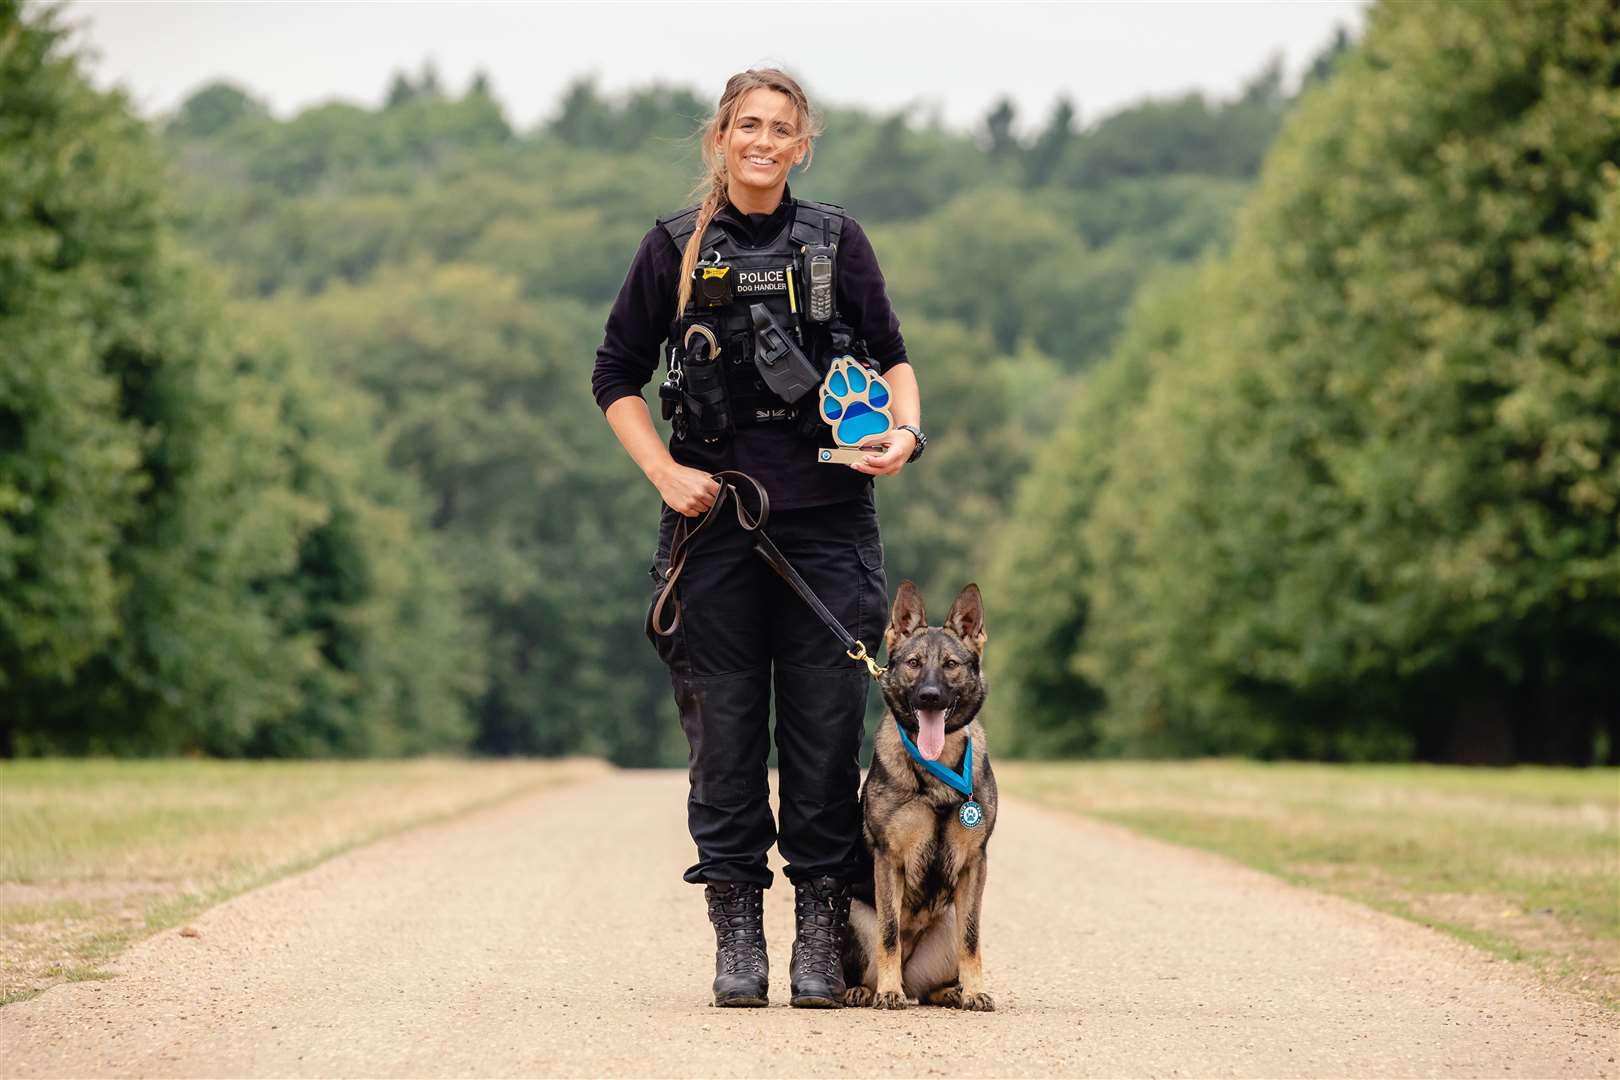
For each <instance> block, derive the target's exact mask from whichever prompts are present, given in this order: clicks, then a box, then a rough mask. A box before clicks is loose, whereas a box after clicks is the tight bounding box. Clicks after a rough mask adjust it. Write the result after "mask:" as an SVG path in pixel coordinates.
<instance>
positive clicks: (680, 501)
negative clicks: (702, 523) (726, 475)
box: [653, 464, 720, 517]
mask: <svg viewBox="0 0 1620 1080" xmlns="http://www.w3.org/2000/svg"><path fill="white" fill-rule="evenodd" d="M653 486H655V487H656V488H658V494H660V495H662V496H663V497H664V502H665V503H667V504H668V505H669V507H670V509H672V510H675V511H676V512H678V513H681V514H685V515H686V516H687V517H697V516H698V515H699V514H701V513H703V512H704V511H706V510H708V509H709V507H711V506H713V505H714V500H715V499H716V498H718V497H719V495H720V482H719V481H718V480H716V479H715V478H714V477H712V476H710V475H709V474H708V473H706V472H704V471H703V470H702V469H693V468H690V467H688V466H686V465H674V464H671V465H670V466H669V467H668V468H666V469H664V470H663V471H662V472H660V473H659V474H658V475H657V476H655V477H653Z"/></svg>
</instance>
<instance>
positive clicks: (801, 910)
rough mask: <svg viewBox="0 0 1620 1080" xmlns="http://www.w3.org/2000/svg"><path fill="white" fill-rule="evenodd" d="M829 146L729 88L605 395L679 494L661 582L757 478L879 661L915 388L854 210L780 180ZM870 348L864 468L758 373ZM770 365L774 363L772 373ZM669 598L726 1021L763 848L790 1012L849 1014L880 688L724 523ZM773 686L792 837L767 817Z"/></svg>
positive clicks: (761, 73) (664, 487) (667, 504)
mask: <svg viewBox="0 0 1620 1080" xmlns="http://www.w3.org/2000/svg"><path fill="white" fill-rule="evenodd" d="M818 133H819V132H818V130H817V121H816V118H815V116H814V114H813V113H812V112H811V109H810V105H809V102H808V101H807V100H806V99H805V95H804V91H802V90H801V89H800V88H799V85H798V83H796V82H795V81H794V80H793V79H792V78H791V77H790V76H788V75H787V74H786V73H784V72H781V71H777V70H773V69H765V70H754V71H746V72H743V73H741V74H738V75H735V76H733V77H732V78H731V79H730V80H728V81H727V83H726V88H725V92H724V93H723V94H722V95H721V97H720V102H719V105H718V106H717V108H716V110H715V114H714V116H713V118H712V119H711V120H710V121H709V124H708V126H707V127H706V128H705V129H704V132H703V141H702V152H703V158H704V161H705V163H706V165H707V166H708V177H707V180H706V181H705V182H704V183H703V184H701V185H700V190H702V191H704V196H703V200H702V202H701V203H700V204H699V205H697V206H695V207H692V208H689V209H688V210H686V211H683V212H682V213H679V214H676V215H673V216H672V217H670V218H666V219H661V220H660V221H659V222H658V223H657V224H656V225H655V226H654V227H653V228H652V229H651V230H650V231H649V232H648V233H647V235H646V236H645V238H643V240H642V242H641V246H640V248H639V249H638V250H637V252H636V255H635V259H634V261H633V262H632V263H631V266H630V271H629V274H628V275H627V276H626V278H625V282H624V286H623V288H622V289H621V290H620V292H619V296H618V299H617V300H616V301H615V303H614V305H613V311H612V313H611V314H610V315H609V317H608V321H607V326H606V330H605V335H604V340H603V343H602V347H601V348H600V349H599V350H598V351H597V355H596V367H595V370H594V372H593V374H592V379H591V383H592V389H593V391H594V393H595V395H596V400H597V403H598V404H599V405H601V407H602V409H603V411H604V412H605V414H606V416H607V420H608V423H609V424H610V425H611V426H612V428H613V432H614V434H615V435H617V436H618V438H619V441H620V442H621V443H623V444H624V448H625V450H626V451H628V452H629V454H630V456H631V458H632V459H634V461H635V463H636V464H637V465H638V466H640V468H641V470H642V472H643V473H645V474H646V476H647V479H648V480H649V481H651V482H652V484H653V486H654V487H656V488H657V489H658V493H659V495H660V496H662V497H663V501H664V507H663V519H662V524H661V528H660V530H659V544H658V554H657V556H656V557H655V562H654V567H653V576H654V579H655V583H657V584H658V585H663V584H664V578H665V575H666V574H668V573H669V572H670V566H669V559H670V544H671V537H672V535H673V534H674V533H675V532H676V529H675V526H676V523H677V522H678V521H679V520H680V519H681V516H682V515H684V516H685V517H687V518H693V517H696V516H697V515H700V514H703V513H704V512H705V511H707V510H709V509H710V507H711V506H712V505H713V504H714V502H715V500H716V498H717V497H718V496H719V495H720V484H719V483H718V482H717V481H716V480H715V478H714V477H713V475H711V474H713V473H716V472H719V471H720V470H737V471H741V472H743V473H746V474H748V475H749V476H751V477H753V478H754V479H755V480H756V481H758V482H759V483H760V484H761V485H763V487H764V489H765V491H766V493H767V494H768V496H769V501H770V516H769V521H768V526H767V528H766V532H767V534H768V535H769V536H770V537H771V539H772V540H773V541H774V542H775V543H776V545H777V547H778V548H779V549H780V550H781V552H782V554H783V555H784V556H785V557H786V559H787V560H788V561H789V562H790V563H791V564H792V565H793V566H794V568H795V569H797V570H798V572H799V574H800V575H801V576H802V577H803V578H804V580H805V581H806V582H807V583H808V585H809V587H810V588H811V590H813V591H814V592H815V593H816V595H818V596H819V597H820V598H821V600H822V601H823V602H824V603H825V604H826V605H827V607H828V608H829V609H830V610H831V612H832V614H833V615H834V616H835V617H836V618H837V619H838V621H839V622H840V623H842V624H843V625H844V626H845V627H847V628H848V629H849V630H850V632H851V633H853V634H854V635H855V636H856V637H858V638H859V639H860V640H861V642H862V643H864V644H865V646H866V650H867V652H869V653H872V654H876V652H877V649H878V639H879V637H880V635H881V632H882V626H883V623H884V619H885V617H886V614H887V585H886V583H885V580H884V576H883V548H882V544H881V541H880V539H879V536H878V524H877V510H876V506H875V503H874V500H873V493H872V477H875V476H888V475H893V474H894V473H898V472H899V471H900V470H901V468H902V467H903V466H904V465H905V464H906V462H907V461H908V460H913V459H914V458H915V457H916V456H917V455H918V454H919V453H920V452H921V449H922V445H923V441H924V440H923V437H922V432H921V431H920V430H919V429H918V427H917V425H918V422H919V405H918V394H917V383H916V380H915V378H914V377H913V375H912V371H911V366H910V364H909V363H907V361H906V351H905V344H904V342H903V341H902V339H901V336H900V326H899V322H898V320H897V319H896V318H895V315H894V312H893V311H892V310H891V309H890V307H889V301H888V297H887V295H886V294H885V291H884V285H883V275H882V273H881V272H880V271H879V269H878V265H877V259H876V256H875V255H874V254H873V252H872V246H871V244H870V242H869V241H868V240H867V238H866V236H865V234H864V233H863V232H862V231H861V229H860V226H858V225H857V224H856V223H855V222H854V221H853V220H852V219H850V218H849V217H848V216H847V215H845V214H844V213H843V212H842V211H841V210H840V209H839V208H838V207H836V206H832V205H829V204H825V203H812V202H806V201H801V200H796V199H794V198H793V197H792V195H791V194H790V193H789V192H788V189H787V174H788V170H789V169H790V168H791V167H792V166H793V165H796V164H800V163H806V164H807V163H808V162H809V158H810V154H811V146H812V142H813V140H814V138H815V136H816V135H817V134H818ZM811 263H816V264H817V265H815V266H811V265H810V264H811ZM829 265H830V266H831V269H832V274H831V277H832V281H831V282H828V281H827V277H828V274H827V272H826V271H827V268H828V266H829ZM807 275H809V276H810V277H811V278H812V279H813V280H811V281H806V276H807ZM694 279H696V281H697V291H696V294H694ZM817 289H820V290H822V292H821V293H820V294H816V292H815V290H817ZM829 301H830V304H829ZM665 341H667V343H668V347H669V349H670V354H669V358H670V360H671V367H672V377H671V379H670V380H669V381H667V382H666V384H665V387H663V388H661V395H662V396H664V397H666V398H667V399H668V400H669V401H670V402H671V405H673V406H679V407H678V408H675V409H673V412H674V420H675V431H674V435H673V436H672V438H671V439H670V443H669V447H668V449H666V448H665V447H664V445H663V443H662V442H661V441H660V439H659V436H658V434H657V431H656V430H655V429H654V427H653V424H652V418H651V415H650V413H649V411H648V409H647V405H646V403H645V401H643V399H642V397H641V390H642V387H644V386H645V385H646V384H647V383H648V381H650V379H651V376H652V375H653V373H654V371H655V370H656V367H657V364H658V361H659V359H660V355H661V349H660V343H661V342H665ZM862 342H864V345H865V353H866V358H867V359H869V361H870V362H872V363H874V364H875V365H876V366H877V368H878V370H879V371H881V372H882V373H883V375H884V376H885V379H886V381H887V382H888V384H889V387H890V390H891V393H892V402H891V405H890V411H891V413H892V415H893V419H894V422H895V424H896V425H897V426H896V428H895V429H894V430H893V431H892V432H890V433H889V435H887V436H885V439H886V440H887V445H886V447H881V446H880V447H877V448H875V449H873V450H871V451H870V452H868V453H867V454H866V455H865V456H864V457H863V458H862V459H861V460H859V461H857V462H855V463H854V464H852V465H849V466H844V465H837V464H822V463H819V462H818V461H817V460H816V457H817V455H816V450H815V448H816V446H817V445H818V443H819V444H820V445H831V443H832V440H831V438H830V437H829V435H830V431H829V429H828V428H827V427H826V425H825V424H824V423H822V422H821V420H820V419H819V417H817V416H813V415H806V414H808V413H813V412H814V410H815V409H816V404H815V402H816V399H817V395H815V394H814V393H811V394H810V395H808V396H807V397H806V398H804V399H803V400H802V401H801V402H800V403H799V404H793V403H791V402H789V401H788V400H785V399H784V398H783V397H782V396H780V395H779V394H778V393H777V391H778V390H779V389H781V386H780V384H779V383H776V382H774V381H770V380H767V379H766V378H765V377H764V376H765V375H766V374H772V373H774V371H775V370H776V369H775V367H774V366H773V364H772V360H773V358H774V359H783V360H784V365H783V366H784V367H791V366H793V365H794V364H795V363H797V364H798V365H800V368H799V370H801V371H805V370H810V371H813V372H816V373H819V372H823V371H825V370H826V364H827V362H828V360H829V359H830V358H831V357H832V355H833V354H834V353H835V352H842V351H844V350H845V349H847V348H848V347H849V346H850V345H851V344H852V343H854V344H855V346H856V351H857V353H859V352H860V343H862ZM795 352H796V353H797V356H788V355H787V354H790V353H795ZM762 353H763V354H764V355H765V356H766V363H765V364H761V363H756V357H758V356H760V355H762ZM807 360H808V361H809V365H810V366H809V368H808V369H806V368H804V367H803V365H804V362H805V361H807ZM675 593H676V600H677V602H678V604H679V618H678V620H676V624H675V626H674V628H673V630H671V629H670V627H669V626H668V625H667V622H668V620H667V619H666V620H665V625H662V626H660V627H658V628H657V629H658V630H659V631H660V632H657V633H651V634H650V635H649V636H650V637H652V639H653V642H654V644H655V646H656V647H657V648H658V652H659V655H660V657H661V658H662V659H663V660H664V662H665V663H666V664H667V665H668V666H669V669H670V677H671V682H672V684H673V686H674V690H675V700H676V704H677V706H678V708H679V711H680V718H681V726H682V728H683V730H684V731H685V733H686V737H687V740H688V742H689V744H690V747H691V753H690V757H689V765H690V780H691V791H690V795H689V797H688V800H687V820H688V826H689V828H690V830H691V834H692V839H693V840H694V841H695V842H696V844H697V850H698V861H697V863H696V864H695V865H693V866H692V867H691V868H690V869H689V870H687V872H686V874H685V878H686V880H687V881H690V882H693V883H699V882H701V883H704V884H705V885H706V886H707V888H706V890H705V893H706V896H707V899H708V906H709V918H710V921H712V922H713V923H714V927H715V933H716V938H717V941H718V952H717V955H716V958H715V972H716V974H715V981H714V994H715V1004H717V1005H764V1004H765V1003H766V994H767V986H768V976H767V968H766V958H765V938H764V932H763V927H762V921H761V910H762V894H761V890H762V889H763V888H765V887H768V886H769V885H770V883H771V871H770V870H769V869H768V868H767V866H766V862H765V853H766V850H767V849H768V848H769V847H770V845H771V843H772V841H773V840H775V841H776V842H777V845H778V850H779V851H780V852H781V855H782V858H783V859H784V861H785V863H786V868H785V873H786V874H787V876H788V879H789V880H790V881H792V882H793V884H794V888H795V911H796V916H797V918H796V927H797V929H796V933H795V938H794V946H793V959H792V965H791V967H792V971H791V983H792V1003H793V1004H794V1005H799V1006H836V1005H838V1004H840V1003H841V995H842V992H843V989H844V984H843V978H842V972H841V967H840V959H839V956H840V952H841V949H842V942H843V937H844V933H845V928H846V923H847V917H848V911H849V898H848V885H849V882H850V881H851V880H853V879H855V878H856V877H857V876H859V875H860V874H862V873H863V871H864V872H865V873H868V874H869V873H870V870H869V869H866V866H867V864H866V856H865V851H864V846H863V843H862V839H861V820H860V807H859V804H858V793H857V786H858V783H859V766H858V762H857V755H858V754H859V751H860V743H861V734H862V721H863V717H864V713H865V706H866V690H867V687H866V680H867V672H866V670H865V669H864V668H863V667H861V666H860V665H859V664H856V663H852V662H851V661H850V659H849V658H848V656H846V655H845V649H844V647H843V645H841V644H840V643H839V641H838V639H837V637H836V636H835V635H834V634H833V633H831V632H829V630H828V629H827V628H826V627H825V626H824V625H823V624H822V623H821V621H819V620H818V619H817V617H816V616H815V615H813V614H812V613H811V609H810V608H809V607H808V606H807V605H806V603H805V601H804V600H802V599H801V598H800V597H799V596H798V595H797V594H796V593H794V592H793V591H792V590H791V589H790V588H789V587H788V586H787V585H786V584H785V582H784V581H783V580H782V579H780V578H779V577H777V576H776V575H775V574H774V573H772V571H771V569H770V568H769V567H768V566H767V565H766V564H765V563H764V562H763V561H762V560H761V559H760V558H758V557H757V556H756V555H755V553H754V551H753V550H752V537H751V536H750V534H749V533H748V532H746V531H745V530H744V528H743V527H742V525H741V523H740V522H738V521H737V520H736V519H735V516H734V515H733V514H732V513H729V512H726V513H721V514H717V515H715V517H714V520H712V521H711V522H709V524H708V526H707V527H706V528H705V529H704V530H703V531H702V532H701V533H700V534H698V535H697V536H696V538H695V542H694V543H693V544H692V546H691V547H690V549H688V551H687V557H686V558H685V561H684V564H683V565H682V566H681V567H680V569H679V578H678V584H677V586H676V588H675ZM650 623H651V620H649V624H650ZM666 631H667V633H665V632H666ZM773 682H774V691H775V693H774V697H775V705H776V747H777V760H778V766H779V777H780V790H779V797H780V803H781V829H780V833H779V834H778V832H777V829H776V826H775V823H774V822H773V821H772V819H771V811H770V806H769V803H768V801H767V773H766V758H767V755H768V753H769V746H768V736H767V715H768V710H769V703H770V699H771V696H772V690H773Z"/></svg>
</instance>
